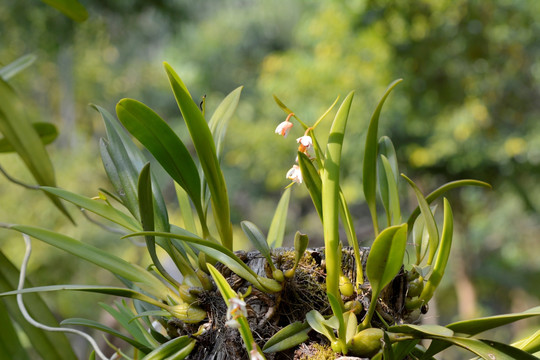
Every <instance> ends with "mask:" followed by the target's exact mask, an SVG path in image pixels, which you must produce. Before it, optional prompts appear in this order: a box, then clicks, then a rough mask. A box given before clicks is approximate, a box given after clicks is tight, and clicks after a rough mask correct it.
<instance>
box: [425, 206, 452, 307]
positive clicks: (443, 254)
mask: <svg viewBox="0 0 540 360" xmlns="http://www.w3.org/2000/svg"><path fill="white" fill-rule="evenodd" d="M453 232H454V217H453V214H452V208H451V207H450V203H449V202H448V200H447V199H446V198H444V222H443V229H442V235H441V244H440V246H439V252H438V253H437V258H436V259H435V263H434V264H433V272H432V273H431V275H430V277H429V279H428V281H427V283H426V285H425V286H424V289H423V290H422V293H421V294H420V296H419V298H420V300H422V301H425V302H427V301H429V300H430V299H431V297H432V296H433V294H434V292H435V289H436V288H437V286H439V283H440V282H441V280H442V278H443V275H444V271H445V269H446V264H447V263H448V258H449V257H450V249H451V247H452V235H453Z"/></svg>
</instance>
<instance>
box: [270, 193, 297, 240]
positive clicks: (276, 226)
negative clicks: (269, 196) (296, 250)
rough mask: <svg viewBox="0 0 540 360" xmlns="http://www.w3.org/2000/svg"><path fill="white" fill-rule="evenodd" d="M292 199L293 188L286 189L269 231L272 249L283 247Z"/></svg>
mask: <svg viewBox="0 0 540 360" xmlns="http://www.w3.org/2000/svg"><path fill="white" fill-rule="evenodd" d="M290 199H291V188H287V189H285V191H284V192H283V194H282V195H281V198H280V199H279V203H278V205H277V207H276V211H275V212H274V216H273V217H272V222H271V223H270V228H269V229H268V237H267V241H268V244H270V247H271V248H272V249H275V248H279V247H282V246H283V237H284V236H285V227H286V226H287V213H288V211H289V201H290Z"/></svg>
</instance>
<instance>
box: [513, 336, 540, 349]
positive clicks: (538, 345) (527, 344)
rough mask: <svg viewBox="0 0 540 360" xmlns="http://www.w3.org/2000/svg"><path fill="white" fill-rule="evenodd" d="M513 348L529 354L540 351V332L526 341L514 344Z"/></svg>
mask: <svg viewBox="0 0 540 360" xmlns="http://www.w3.org/2000/svg"><path fill="white" fill-rule="evenodd" d="M512 346H513V347H516V348H518V349H521V350H523V351H526V352H528V353H534V352H537V351H540V330H538V331H536V332H535V333H534V334H532V335H531V336H528V337H526V338H525V339H522V340H520V341H517V342H515V343H513V344H512Z"/></svg>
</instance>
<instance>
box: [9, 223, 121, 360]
mask: <svg viewBox="0 0 540 360" xmlns="http://www.w3.org/2000/svg"><path fill="white" fill-rule="evenodd" d="M22 235H23V238H24V242H25V245H26V251H25V253H24V259H23V262H22V264H21V272H20V276H19V286H18V287H17V290H18V291H21V290H22V289H23V288H24V278H25V277H26V268H27V266H28V259H29V258H30V253H31V252H32V242H31V240H30V237H29V236H28V235H26V234H22ZM17 304H18V305H19V309H20V310H21V313H22V315H23V316H24V318H25V319H26V321H28V322H29V323H30V324H32V325H33V326H35V327H37V328H39V329H42V330H45V331H53V332H67V333H72V334H76V335H80V336H82V337H83V338H85V339H86V341H88V342H89V343H90V345H91V346H92V348H93V349H94V351H95V352H96V355H97V357H99V358H100V359H101V360H111V359H113V358H111V359H109V358H108V357H107V356H105V355H104V354H103V353H102V352H101V350H100V349H99V347H98V344H97V343H96V341H95V340H94V339H93V338H92V337H91V336H90V335H88V334H87V333H84V332H82V331H80V330H76V329H71V328H62V327H50V326H47V325H44V324H41V323H39V322H37V321H36V320H34V319H33V318H32V317H31V316H30V314H29V313H28V311H27V310H26V307H25V306H24V302H23V298H22V294H17Z"/></svg>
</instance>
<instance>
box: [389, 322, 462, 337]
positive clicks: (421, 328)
mask: <svg viewBox="0 0 540 360" xmlns="http://www.w3.org/2000/svg"><path fill="white" fill-rule="evenodd" d="M388 331H389V332H393V333H402V334H411V335H415V336H418V337H422V336H442V337H451V336H454V332H453V331H452V330H450V329H448V328H447V327H444V326H441V325H414V324H404V325H396V326H391V327H390V328H388Z"/></svg>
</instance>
